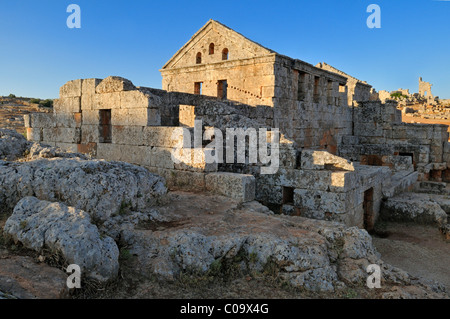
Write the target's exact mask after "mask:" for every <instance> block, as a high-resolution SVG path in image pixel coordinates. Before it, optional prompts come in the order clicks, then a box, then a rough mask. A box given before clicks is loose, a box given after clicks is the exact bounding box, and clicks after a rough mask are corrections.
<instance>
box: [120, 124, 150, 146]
mask: <svg viewBox="0 0 450 319" xmlns="http://www.w3.org/2000/svg"><path fill="white" fill-rule="evenodd" d="M143 129H144V127H143V126H120V125H113V127H112V143H113V144H125V145H145V143H144V133H143Z"/></svg>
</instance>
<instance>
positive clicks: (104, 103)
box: [92, 92, 120, 110]
mask: <svg viewBox="0 0 450 319" xmlns="http://www.w3.org/2000/svg"><path fill="white" fill-rule="evenodd" d="M92 103H93V107H92V109H93V110H110V109H119V108H120V92H111V93H102V94H96V95H93V101H92Z"/></svg>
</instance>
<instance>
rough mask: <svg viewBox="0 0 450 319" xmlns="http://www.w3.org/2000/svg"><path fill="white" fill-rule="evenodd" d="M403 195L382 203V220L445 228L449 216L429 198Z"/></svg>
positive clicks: (414, 194) (409, 194) (412, 194)
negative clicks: (411, 222)
mask: <svg viewBox="0 0 450 319" xmlns="http://www.w3.org/2000/svg"><path fill="white" fill-rule="evenodd" d="M420 195H421V194H417V193H403V194H400V195H398V196H395V197H392V198H389V199H388V200H386V201H385V202H383V203H382V206H381V211H380V218H382V219H384V220H390V221H413V222H417V223H423V224H434V225H438V226H444V225H446V224H447V214H446V212H445V211H444V210H443V209H442V208H441V206H440V205H439V204H438V203H437V202H435V201H433V200H431V199H430V198H429V197H428V196H426V195H425V196H420Z"/></svg>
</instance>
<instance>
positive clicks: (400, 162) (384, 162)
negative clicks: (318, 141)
mask: <svg viewBox="0 0 450 319" xmlns="http://www.w3.org/2000/svg"><path fill="white" fill-rule="evenodd" d="M396 105H397V104H396V103H395V102H393V101H388V102H386V103H385V104H383V103H381V102H380V101H378V102H377V101H373V102H364V103H360V104H359V105H358V107H356V108H354V114H353V118H354V128H353V135H352V136H345V137H344V138H343V143H342V145H341V146H340V148H339V154H340V155H341V156H343V157H345V158H348V159H350V160H352V161H358V162H361V164H367V165H374V166H390V167H391V168H394V170H399V169H400V168H402V167H403V168H404V169H406V170H408V169H410V167H409V166H408V164H407V163H405V162H404V159H402V157H410V159H411V162H412V164H413V167H414V169H415V170H416V171H418V173H419V174H418V178H419V180H430V179H431V180H435V181H441V180H442V175H443V174H446V173H445V172H444V170H446V169H447V163H448V160H449V159H450V157H447V154H448V153H447V151H446V150H447V147H448V146H447V145H448V132H447V129H448V127H447V126H446V125H439V124H416V123H403V122H401V114H400V111H399V110H397V109H396Z"/></svg>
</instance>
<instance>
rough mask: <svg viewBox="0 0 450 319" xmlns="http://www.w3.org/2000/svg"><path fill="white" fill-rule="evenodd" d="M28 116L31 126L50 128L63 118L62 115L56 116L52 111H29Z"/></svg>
mask: <svg viewBox="0 0 450 319" xmlns="http://www.w3.org/2000/svg"><path fill="white" fill-rule="evenodd" d="M28 116H29V118H30V127H32V128H52V127H56V123H58V122H62V121H63V120H64V118H63V117H62V116H60V117H59V118H56V116H55V115H54V114H52V113H31V114H29V115H28ZM66 116H67V115H66Z"/></svg>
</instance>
